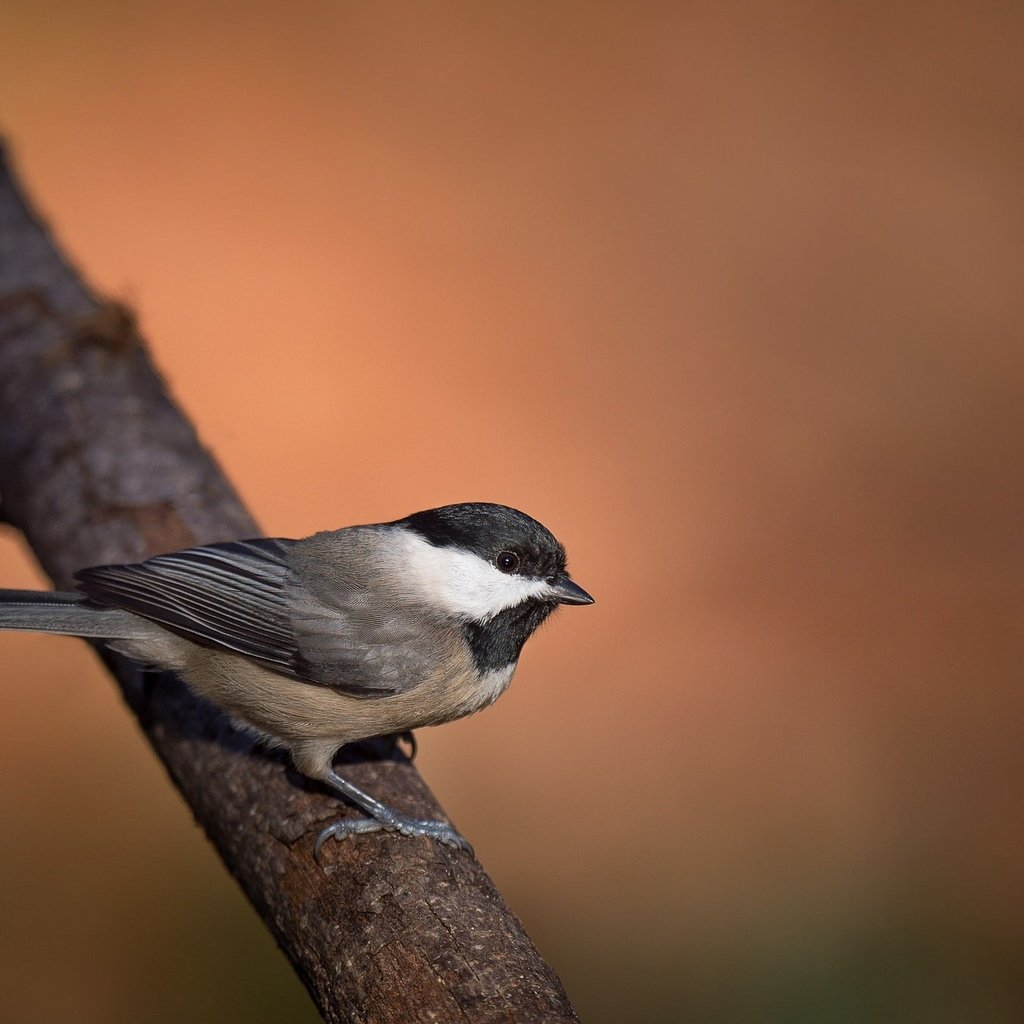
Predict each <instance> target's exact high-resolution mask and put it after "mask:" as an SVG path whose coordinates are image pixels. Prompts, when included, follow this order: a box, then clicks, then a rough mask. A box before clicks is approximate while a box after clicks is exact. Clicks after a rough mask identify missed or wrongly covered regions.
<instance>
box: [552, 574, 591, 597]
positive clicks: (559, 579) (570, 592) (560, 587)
mask: <svg viewBox="0 0 1024 1024" xmlns="http://www.w3.org/2000/svg"><path fill="white" fill-rule="evenodd" d="M548 594H549V595H550V596H551V597H553V598H554V599H555V600H556V601H557V602H558V603H559V604H593V603H594V599H593V598H592V597H591V596H590V595H589V594H588V593H587V592H586V591H585V590H584V589H583V588H582V587H581V586H579V585H578V584H576V583H573V581H572V580H571V579H569V577H568V576H566V575H565V574H564V573H563V574H562V575H561V576H556V577H555V578H554V579H553V580H552V581H551V582H550V583H549V584H548Z"/></svg>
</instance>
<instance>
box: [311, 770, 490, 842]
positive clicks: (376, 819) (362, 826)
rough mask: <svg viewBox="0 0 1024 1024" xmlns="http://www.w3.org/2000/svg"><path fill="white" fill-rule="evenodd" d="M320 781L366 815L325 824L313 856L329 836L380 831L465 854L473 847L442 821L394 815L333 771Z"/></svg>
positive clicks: (340, 837) (336, 836)
mask: <svg viewBox="0 0 1024 1024" xmlns="http://www.w3.org/2000/svg"><path fill="white" fill-rule="evenodd" d="M323 780H324V782H326V783H327V785H328V786H330V787H331V788H332V789H335V790H337V791H338V792H339V793H341V795H342V796H344V797H345V798H346V799H348V800H350V801H351V802H352V803H354V804H355V805H356V806H357V807H360V808H362V809H363V810H364V811H366V813H367V814H369V815H370V817H369V818H341V819H339V820H338V821H335V822H332V823H331V824H330V825H328V826H327V828H325V829H324V830H323V831H322V832H321V833H320V835H318V836H317V838H316V845H315V846H314V847H313V855H314V856H315V857H317V858H319V856H320V848H321V847H322V846H323V845H324V843H325V842H327V840H328V839H330V838H332V837H333V838H335V839H345V838H347V837H348V836H353V835H363V834H364V833H366V832H380V831H387V832H400V833H401V834H402V835H404V836H427V837H429V838H430V839H436V840H437V841H438V842H439V843H444V844H445V845H446V846H453V847H455V848H456V849H458V850H466V851H467V852H468V853H472V852H473V847H472V846H470V845H469V843H467V842H466V840H465V839H463V838H462V836H460V835H459V833H458V832H456V831H455V829H453V828H452V827H451V825H449V824H447V823H446V822H443V821H418V820H416V819H415V818H405V817H403V816H402V815H400V814H396V813H395V812H394V811H393V810H391V808H390V807H387V806H385V805H384V804H382V803H381V802H380V801H379V800H375V799H374V798H373V797H372V796H370V794H369V793H364V792H363V791H362V790H361V789H359V788H358V787H357V786H353V785H352V783H351V782H347V781H346V780H345V779H343V778H342V777H341V776H340V775H338V774H337V772H335V771H333V770H332V771H329V772H327V773H326V774H325V775H324V777H323Z"/></svg>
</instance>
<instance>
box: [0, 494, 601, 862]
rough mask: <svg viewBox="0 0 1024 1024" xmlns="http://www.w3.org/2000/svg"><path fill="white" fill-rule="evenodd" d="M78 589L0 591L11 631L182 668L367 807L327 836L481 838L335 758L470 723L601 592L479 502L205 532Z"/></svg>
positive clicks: (192, 683)
mask: <svg viewBox="0 0 1024 1024" xmlns="http://www.w3.org/2000/svg"><path fill="white" fill-rule="evenodd" d="M74 578H75V582H76V587H77V589H76V590H74V591H49V592H48V591H26V590H0V629H8V630H29V631H34V632H43V633H57V634H67V635H72V636H79V637H87V638H92V639H96V640H102V641H104V642H105V643H106V644H107V646H108V647H109V648H110V649H112V650H114V651H116V652H117V653H119V654H122V655H126V656H127V657H129V658H132V659H134V660H135V661H138V662H140V663H142V664H143V665H146V666H151V667H155V668H159V669H162V670H171V671H173V672H176V673H178V674H179V675H180V676H181V678H182V679H184V681H185V683H186V684H187V685H188V686H189V687H190V688H191V690H192V691H193V692H195V693H196V694H198V695H199V696H200V697H203V698H205V699H206V700H208V701H210V702H212V703H213V704H215V705H216V706H217V707H219V708H220V709H221V710H222V711H224V712H225V713H226V714H227V715H228V716H229V718H230V719H231V721H232V722H233V723H234V724H235V725H236V726H237V727H239V728H241V729H242V730H244V731H246V732H248V733H250V734H255V736H256V737H258V738H259V739H260V740H262V741H263V742H264V743H266V744H267V745H268V746H270V747H276V748H284V749H286V750H287V751H288V753H289V754H290V756H291V760H292V762H293V763H294V765H295V767H296V768H297V769H298V770H299V771H300V772H301V773H302V774H303V775H305V776H307V777H308V778H310V779H313V780H316V781H317V782H319V783H322V784H324V785H326V786H327V787H329V788H330V789H331V790H333V791H334V792H335V793H337V794H339V795H340V796H342V797H343V798H345V799H346V800H347V801H349V802H351V803H353V804H355V805H356V806H357V807H358V808H359V809H361V810H362V811H363V812H364V813H365V815H366V817H357V818H353V817H341V818H339V819H337V820H335V821H332V822H331V824H329V825H327V827H326V828H324V829H323V830H322V831H321V832H320V833H319V834H318V836H317V839H316V841H315V844H314V855H315V856H316V857H317V858H319V856H320V852H321V849H322V847H323V844H324V843H325V842H326V841H327V840H328V839H331V838H334V839H336V840H341V839H345V838H347V837H349V836H355V835H361V834H365V833H371V832H378V831H382V830H383V831H388V832H397V833H400V834H402V835H406V836H426V837H430V838H432V839H434V840H436V841H438V842H440V843H443V844H445V845H448V846H451V847H455V848H458V849H464V850H468V851H470V852H471V851H472V847H471V846H470V845H469V843H468V842H467V841H466V840H465V839H463V837H462V836H461V835H460V834H459V833H458V832H456V831H455V829H454V828H453V827H452V826H451V825H449V824H448V823H447V822H443V821H423V820H418V819H414V818H409V817H405V816H403V815H401V814H399V813H398V812H396V811H394V810H393V809H392V808H390V807H388V806H387V805H386V804H384V803H382V802H380V801H379V800H377V799H375V798H374V797H373V796H371V795H370V794H369V793H366V792H364V791H363V790H361V789H359V788H358V787H356V786H355V785H353V784H352V783H351V782H349V781H348V780H347V779H345V778H343V777H342V776H341V775H339V774H338V773H337V771H336V770H335V767H334V760H335V755H336V754H337V752H338V750H339V749H340V748H341V747H342V746H344V745H345V744H347V743H353V742H357V741H360V740H365V739H369V738H372V737H376V736H385V735H391V734H397V733H405V732H409V731H411V730H413V729H418V728H421V727H424V726H431V725H440V724H443V723H446V722H451V721H454V720H455V719H458V718H462V717H464V716H466V715H471V714H473V713H474V712H477V711H479V710H481V709H482V708H485V707H487V706H488V705H490V704H492V703H493V702H494V701H495V700H497V699H498V697H500V696H501V695H502V693H504V692H505V690H506V689H507V687H508V685H509V683H510V682H511V681H512V676H513V674H514V672H515V670H516V666H517V663H518V661H519V656H520V653H521V651H522V649H523V645H524V644H525V643H526V641H527V640H528V639H529V638H530V636H531V635H532V634H533V633H534V631H535V630H536V629H537V627H538V626H540V625H541V623H543V622H544V621H545V620H546V619H548V617H549V616H550V615H551V613H552V612H554V611H555V609H556V608H557V607H558V606H559V605H589V604H593V603H594V598H592V597H591V596H590V594H588V593H587V592H586V591H585V590H584V589H583V588H582V587H580V586H579V584H577V583H576V582H575V581H574V580H573V579H572V577H571V576H570V575H569V572H568V571H567V568H566V554H565V548H564V547H563V546H562V544H561V543H560V542H559V541H558V540H556V538H555V537H554V535H553V534H552V533H551V532H550V531H549V530H548V529H547V528H546V527H545V526H543V525H542V524H541V523H539V522H538V521H537V520H536V519H533V518H531V517H530V516H528V515H526V513H524V512H520V511H519V510H517V509H514V508H510V507H509V506H507V505H499V504H493V503H490V502H463V503H459V504H453V505H445V506H442V507H440V508H433V509H427V510H425V511H422V512H416V513H413V514H412V515H408V516H405V517H404V518H402V519H396V520H393V521H391V522H385V523H373V524H368V525H362V526H349V527H344V528H342V529H338V530H326V531H322V532H320V533H315V534H313V535H311V536H309V537H305V538H302V539H299V540H292V539H287V538H273V537H258V538H253V539H247V540H234V541H228V542H224V543H216V544H205V545H202V546H198V547H190V548H187V549H185V550H181V551H174V552H171V553H168V554H160V555H156V556H154V557H152V558H148V559H146V560H145V561H141V562H135V563H129V564H121V565H102V566H94V567H91V568H86V569H81V570H79V571H78V572H76V573H75V576H74Z"/></svg>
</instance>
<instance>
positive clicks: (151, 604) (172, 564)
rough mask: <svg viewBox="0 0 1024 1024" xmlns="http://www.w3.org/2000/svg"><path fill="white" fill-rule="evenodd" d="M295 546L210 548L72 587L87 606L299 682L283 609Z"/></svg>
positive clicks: (95, 575)
mask: <svg viewBox="0 0 1024 1024" xmlns="http://www.w3.org/2000/svg"><path fill="white" fill-rule="evenodd" d="M294 543H295V542H294V541H291V540H284V539H278V538H258V539H255V540H246V541H231V542H229V543H226V544H210V545H206V546H204V547H197V548H188V549H187V550H185V551H175V552H173V553H172V554H167V555H157V556H156V557H155V558H150V559H148V560H147V561H145V562H137V563H134V564H131V565H103V566H97V567H95V568H91V569H83V570H81V571H80V572H78V573H76V574H75V579H76V580H77V581H78V586H79V589H80V590H81V591H82V592H83V593H84V594H85V595H86V596H87V597H89V598H90V599H91V600H93V601H97V602H99V603H100V604H106V605H112V606H114V607H116V608H124V609H126V610H127V611H130V612H134V613H135V614H136V615H141V616H142V617H143V618H146V619H150V620H151V621H153V622H157V623H159V624H160V625H162V626H165V627H166V628H167V629H170V630H172V631H173V632H175V633H178V634H179V635H181V636H184V637H186V638H188V639H189V640H193V641H195V642H196V643H200V644H205V645H206V646H214V647H223V648H226V649H228V650H230V651H234V652H236V653H238V654H242V655H245V656H246V657H248V658H253V659H255V660H256V661H260V662H263V663H265V664H267V665H268V666H270V667H271V668H273V669H274V670H275V671H277V672H282V673H284V674H286V675H290V676H293V677H295V678H301V676H300V673H299V671H298V662H299V657H298V647H297V644H296V640H295V636H294V634H293V632H292V627H291V621H290V619H289V615H288V606H287V602H286V586H287V583H288V580H289V576H290V574H291V570H290V568H289V565H288V561H287V558H288V552H289V550H290V549H291V547H292V545H293V544H294Z"/></svg>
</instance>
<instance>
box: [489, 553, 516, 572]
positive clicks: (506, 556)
mask: <svg viewBox="0 0 1024 1024" xmlns="http://www.w3.org/2000/svg"><path fill="white" fill-rule="evenodd" d="M494 564H495V565H496V566H497V567H498V568H499V569H500V570H501V571H502V572H515V571H516V569H518V568H519V556H518V555H517V554H516V553H515V552H514V551H502V552H501V554H499V555H498V557H497V558H496V559H495V560H494Z"/></svg>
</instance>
